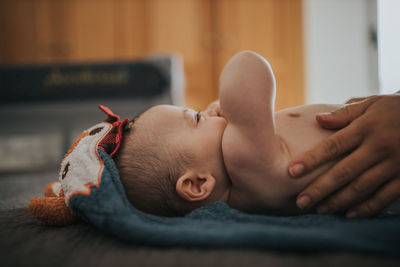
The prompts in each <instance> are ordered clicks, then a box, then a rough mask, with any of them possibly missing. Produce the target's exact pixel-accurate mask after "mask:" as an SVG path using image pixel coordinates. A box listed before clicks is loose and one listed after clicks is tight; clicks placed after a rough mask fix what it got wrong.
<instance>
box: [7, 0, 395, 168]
mask: <svg viewBox="0 0 400 267" xmlns="http://www.w3.org/2000/svg"><path fill="white" fill-rule="evenodd" d="M399 14H400V1H397V0H18V1H15V0H1V1H0V66H1V67H0V79H3V81H1V80H0V90H1V96H2V98H3V101H1V99H0V105H1V107H0V113H1V114H0V119H1V120H2V121H3V122H5V123H4V124H3V126H2V127H1V128H2V131H1V133H0V143H1V145H0V174H1V173H13V172H27V171H36V170H43V169H49V168H50V169H52V168H53V169H56V167H55V166H57V165H58V164H59V161H60V159H61V158H62V155H63V153H64V152H65V150H66V148H67V147H68V146H69V145H70V144H71V142H72V141H73V139H74V137H75V135H77V134H79V132H80V131H82V130H83V129H86V128H88V127H90V126H92V125H93V124H95V123H97V122H98V121H101V120H102V119H104V116H103V115H102V114H101V113H100V112H98V111H97V110H96V107H95V105H97V104H104V103H105V104H108V105H109V106H110V107H111V108H112V109H114V110H116V112H118V113H119V114H121V117H125V116H129V117H132V116H133V115H134V113H137V112H139V111H141V110H143V109H145V108H146V107H148V106H151V105H153V104H157V103H172V104H178V105H187V106H189V107H192V108H194V109H196V110H197V109H203V108H205V107H206V106H207V104H208V103H210V102H211V101H213V100H215V99H217V98H218V77H219V74H220V72H221V70H222V68H223V66H224V64H225V63H226V62H227V61H228V60H229V58H230V57H231V56H232V55H234V54H235V53H237V52H238V51H240V50H244V49H249V50H254V51H255V52H257V53H259V54H261V55H262V56H264V57H265V58H266V59H267V60H268V61H269V62H270V63H271V65H272V68H273V70H274V73H275V76H276V80H277V97H276V110H280V109H283V108H287V107H291V106H295V105H302V104H309V103H343V102H345V101H346V100H347V99H349V98H350V97H355V96H366V95H370V94H379V93H392V92H394V91H396V90H399V89H400V78H399V77H400V75H399V71H398V69H399V68H398V66H400V52H399V50H398V47H400V37H399V36H400V34H398V29H399V28H400V19H399ZM104 66H106V67H107V68H106V69H107V70H104V69H101V67H104ZM143 66H151V67H152V68H153V67H154V68H155V69H150V70H149V69H148V68H147V67H143ZM71 68H72V70H71ZM98 68H100V69H98ZM143 68H147V69H146V70H144V69H143ZM73 71H76V73H78V74H74V73H73ZM82 71H83V72H82ZM96 71H101V73H100V74H99V75H100V76H101V75H102V76H101V77H102V78H101V79H102V81H103V83H104V81H105V80H107V81H109V80H112V79H114V78H113V77H117V78H115V79H123V78H124V79H125V78H126V77H129V78H126V79H130V81H131V82H132V81H133V82H134V81H136V80H137V79H139V78H140V79H142V80H141V82H140V83H139V82H138V83H136V84H140V86H139V87H141V88H142V89H143V88H150V89H146V90H147V91H146V92H147V93H146V92H144V93H143V92H142V93H131V92H129V84H127V85H126V88H125V89H118V88H117V87H118V86H117V85H115V84H114V85H115V86H113V85H112V83H110V84H108V85H107V84H106V86H105V85H104V84H102V85H100V87H101V86H102V87H101V88H102V89H101V90H102V91H101V92H102V94H100V95H99V96H98V98H96V97H93V98H91V97H90V95H91V94H92V95H95V94H96V93H93V91H91V90H93V86H97V85H96V84H92V87H90V86H89V87H85V86H86V85H82V84H79V82H78V83H70V84H69V86H70V87H68V86H67V87H66V86H64V87H54V88H53V87H51V88H52V89H51V90H53V91H52V92H50V91H49V90H50V89H49V88H50V87H48V88H47V87H46V88H45V89H43V88H44V87H45V85H46V83H45V82H44V81H49V79H50V78H52V79H53V78H54V79H53V80H51V79H50V80H51V81H53V82H54V81H56V82H57V81H58V82H59V81H63V82H65V81H67V80H68V79H69V81H70V80H71V79H74V78H71V77H75V78H76V77H78V78H77V79H78V80H79V79H80V80H79V81H80V82H82V81H83V80H84V81H86V82H87V80H90V79H94V78H93V77H97V76H96V75H97V74H96ZM107 71H110V72H109V74H107ZM113 71H114V72H113ZM152 71H153V72H152ZM1 73H3V74H2V75H1ZM21 73H22V74H23V75H22V74H21ZM36 73H37V74H36ZM82 73H83V74H82ZM88 73H89V74H88ZM110 73H111V74H110ZM157 73H158V74H157ZM114 74H115V75H116V76H112V75H114ZM21 75H22V76H21ZM40 75H42V76H40ZM46 75H47V76H46ZM63 75H64V76H63ZM68 75H70V76H68ZM74 75H78V76H74ZM79 75H80V76H79ZM107 75H108V76H107ZM129 75H131V76H129ZM157 75H161V76H160V77H161V78H160V77H159V76H157ZM39 76H40V77H44V78H43V79H44V80H40V81H38V78H37V77H39ZM100 76H99V77H100ZM32 77H33V78H32ZM35 77H36V78H35ZM49 77H50V78H49ZM66 77H69V78H66ZM82 77H84V78H82ZM88 77H89V78H88ZM104 77H106V78H107V77H108V78H107V79H106V78H104ZM121 77H122V78H121ZM157 77H158V78H157ZM162 77H163V78H162ZM46 79H47V80H46ZM82 79H83V80H82ZM85 79H86V80H85ZM99 79H100V78H99ZM140 79H139V80H140ZM146 79H147V80H146ZM155 79H158V80H157V81H158V82H156V83H155V82H154V80H155ZM75 82H76V81H75ZM118 82H119V83H122V82H121V80H118V81H117V83H118ZM131 84H132V83H131ZM64 85H65V84H64ZM134 87H135V86H133V87H132V90H131V91H134V90H139V89H137V88H134ZM161 87H162V88H161ZM57 88H58V89H57ZM160 88H161V89H162V90H161V89H160ZM74 89H78V91H76V92H75V91H74ZM158 89H160V90H161V91H162V92H161V91H160V90H158ZM99 90H100V89H99ZM143 90H144V89H143ZM143 90H142V91H143ZM149 90H150V91H151V92H154V95H152V94H150V93H148V92H149ZM71 92H73V94H74V95H75V97H71V94H72V93H71ZM85 92H86V93H85ZM88 92H89V93H88ZM91 92H92V93H91ZM160 92H161V93H160ZM110 99H112V101H111V100H110ZM140 105H141V106H140ZM138 106H140V108H137V107H138ZM89 110H94V112H93V114H94V113H96V115H92V113H91V112H92V111H89ZM3 127H4V128H3Z"/></svg>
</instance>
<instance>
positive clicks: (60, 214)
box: [28, 182, 78, 226]
mask: <svg viewBox="0 0 400 267" xmlns="http://www.w3.org/2000/svg"><path fill="white" fill-rule="evenodd" d="M44 194H45V197H35V198H33V199H31V201H30V203H29V206H28V207H29V211H30V212H31V214H32V215H33V216H34V217H35V218H37V219H39V220H41V221H43V222H45V223H46V224H48V225H58V226H63V225H67V224H71V223H73V222H75V221H76V220H77V219H78V215H77V214H76V213H74V212H73V211H72V210H70V209H69V208H68V207H67V205H66V204H65V200H64V192H63V190H62V189H61V186H59V183H58V182H56V183H51V184H49V185H47V186H46V188H45V190H44Z"/></svg>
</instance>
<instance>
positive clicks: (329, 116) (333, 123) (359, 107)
mask: <svg viewBox="0 0 400 267" xmlns="http://www.w3.org/2000/svg"><path fill="white" fill-rule="evenodd" d="M378 99H379V97H370V98H367V99H365V100H364V101H360V102H355V103H351V104H347V105H344V106H343V107H341V108H339V109H337V110H334V111H332V112H328V113H318V114H317V115H316V119H317V122H318V123H319V125H321V126H322V127H324V128H327V129H341V128H343V127H345V126H347V125H348V124H350V123H351V122H352V121H353V120H355V119H357V118H358V117H360V116H361V115H362V114H363V113H364V112H365V111H366V110H367V109H368V107H369V106H370V105H372V104H373V103H374V102H375V101H377V100H378Z"/></svg>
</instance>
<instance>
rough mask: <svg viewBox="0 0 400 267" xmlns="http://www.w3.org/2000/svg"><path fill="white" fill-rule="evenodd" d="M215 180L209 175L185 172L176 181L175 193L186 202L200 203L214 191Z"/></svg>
mask: <svg viewBox="0 0 400 267" xmlns="http://www.w3.org/2000/svg"><path fill="white" fill-rule="evenodd" d="M215 183H216V180H215V178H214V176H212V175H211V174H200V175H199V174H198V173H196V172H193V171H186V172H185V173H184V174H183V175H182V176H180V177H179V178H178V180H177V181H176V192H177V193H178V195H179V196H180V197H182V198H183V199H185V200H186V201H190V202H193V201H202V200H205V199H207V198H208V197H209V196H210V195H211V193H212V191H213V190H214V187H215Z"/></svg>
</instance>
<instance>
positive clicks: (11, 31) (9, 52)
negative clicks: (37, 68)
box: [0, 0, 37, 63]
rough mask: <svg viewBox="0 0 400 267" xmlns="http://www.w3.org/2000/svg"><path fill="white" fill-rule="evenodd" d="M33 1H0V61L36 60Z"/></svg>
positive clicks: (31, 61) (30, 61)
mask: <svg viewBox="0 0 400 267" xmlns="http://www.w3.org/2000/svg"><path fill="white" fill-rule="evenodd" d="M34 5H35V3H34V1H24V0H21V1H0V49H1V50H0V60H1V62H8V63H11V62H12V63H20V62H29V63H33V62H36V58H37V54H36V49H37V48H36V35H35V31H34V25H35V16H34V12H33V10H34Z"/></svg>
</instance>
